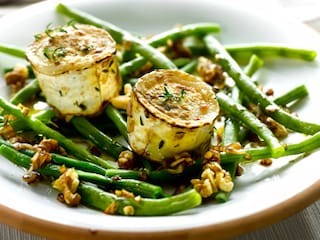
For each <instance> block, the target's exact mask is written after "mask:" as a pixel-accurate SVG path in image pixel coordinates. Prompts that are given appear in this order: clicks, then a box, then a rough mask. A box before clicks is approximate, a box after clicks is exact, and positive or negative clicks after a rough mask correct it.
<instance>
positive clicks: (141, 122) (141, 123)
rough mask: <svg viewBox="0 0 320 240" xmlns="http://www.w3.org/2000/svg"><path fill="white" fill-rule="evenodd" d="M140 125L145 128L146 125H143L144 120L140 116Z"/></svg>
mask: <svg viewBox="0 0 320 240" xmlns="http://www.w3.org/2000/svg"><path fill="white" fill-rule="evenodd" d="M140 125H141V126H143V125H144V123H143V120H142V117H141V116H140Z"/></svg>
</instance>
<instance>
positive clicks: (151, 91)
mask: <svg viewBox="0 0 320 240" xmlns="http://www.w3.org/2000/svg"><path fill="white" fill-rule="evenodd" d="M218 114H219V105H218V103H217V101H216V98H215V93H214V92H213V90H212V88H211V87H210V86H209V85H208V84H206V83H205V82H203V81H202V80H201V79H199V78H197V77H196V76H194V75H190V74H187V73H184V72H182V71H179V70H155V71H153V72H151V73H147V74H146V75H144V76H142V77H141V78H140V79H139V80H138V82H137V83H136V85H135V87H134V88H133V91H132V94H131V99H130V102H129V107H128V118H127V123H128V137H129V143H130V146H131V147H132V149H133V151H134V152H136V153H137V154H140V155H142V156H144V157H146V158H148V159H150V160H152V161H157V162H161V161H163V160H167V159H171V158H173V157H174V156H175V155H177V154H179V153H182V152H191V153H196V154H198V153H201V152H203V151H205V150H206V149H207V147H208V145H209V144H210V141H211V138H212V134H213V124H214V120H215V118H216V117H217V115H218Z"/></svg>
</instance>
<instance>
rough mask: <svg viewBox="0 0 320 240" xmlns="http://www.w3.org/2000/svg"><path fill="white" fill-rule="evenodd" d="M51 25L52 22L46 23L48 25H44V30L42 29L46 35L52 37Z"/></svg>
mask: <svg viewBox="0 0 320 240" xmlns="http://www.w3.org/2000/svg"><path fill="white" fill-rule="evenodd" d="M51 25H52V23H48V25H47V26H46V30H45V31H44V32H45V33H46V34H47V36H48V37H50V38H52V35H51V33H52V32H53V29H52V28H50V26H51Z"/></svg>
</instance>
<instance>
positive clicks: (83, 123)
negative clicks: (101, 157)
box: [71, 117, 127, 159]
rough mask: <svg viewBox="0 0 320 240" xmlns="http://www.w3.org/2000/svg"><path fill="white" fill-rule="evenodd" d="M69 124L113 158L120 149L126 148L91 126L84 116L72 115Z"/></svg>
mask: <svg viewBox="0 0 320 240" xmlns="http://www.w3.org/2000/svg"><path fill="white" fill-rule="evenodd" d="M71 124H72V126H73V127H74V128H75V129H77V131H78V132H79V133H80V134H81V135H82V136H83V137H85V138H87V139H89V140H90V141H92V142H93V143H94V144H95V145H96V146H98V147H99V148H101V149H102V150H104V151H105V152H106V153H108V154H109V155H110V156H112V157H114V158H115V159H117V158H118V157H119V154H120V153H121V152H122V151H124V150H127V148H125V147H124V146H122V145H121V144H119V143H118V142H116V141H115V140H113V139H112V138H110V137H109V136H108V135H106V134H104V133H103V132H101V131H100V130H99V129H97V128H96V127H95V126H93V125H92V124H91V123H90V122H89V121H88V120H87V119H86V118H84V117H73V118H72V119H71Z"/></svg>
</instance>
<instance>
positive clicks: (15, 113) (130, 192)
mask: <svg viewBox="0 0 320 240" xmlns="http://www.w3.org/2000/svg"><path fill="white" fill-rule="evenodd" d="M56 10H57V12H58V13H60V14H63V15H65V16H67V17H69V18H70V21H68V22H66V24H65V25H62V26H51V24H48V26H47V28H46V29H44V31H43V33H35V35H34V42H33V43H30V45H29V46H28V47H27V48H26V50H20V49H17V48H12V47H10V46H6V45H3V46H1V47H0V50H1V51H2V52H4V53H7V54H11V55H14V56H16V57H22V58H24V57H26V58H27V60H28V63H29V64H28V65H26V66H21V65H18V66H15V67H13V69H9V70H7V71H6V74H5V79H6V81H7V84H8V85H9V86H10V87H11V89H13V92H15V93H14V94H13V96H12V98H11V99H9V100H7V99H4V98H1V99H0V107H1V108H2V113H1V116H2V122H3V126H2V130H1V135H2V138H3V139H2V141H1V146H0V154H1V155H3V156H4V157H6V158H7V159H8V160H10V161H12V162H14V163H15V164H17V165H19V166H21V167H23V168H25V169H26V174H25V175H24V176H23V179H24V180H25V181H26V182H28V183H30V184H31V183H33V182H35V181H39V180H43V179H45V181H50V182H52V186H53V188H55V189H56V190H57V191H58V194H57V196H58V197H57V198H58V200H59V201H61V202H63V203H65V204H67V205H69V206H78V205H79V204H83V205H86V206H88V207H92V208H95V209H98V210H101V211H103V212H105V213H108V214H120V215H126V216H132V215H141V216H147V215H151V216H155V215H168V214H173V213H176V212H180V211H184V210H187V209H190V208H193V207H197V206H199V205H201V204H202V203H204V202H206V203H207V202H212V204H217V202H225V201H228V198H229V195H230V194H232V190H233V189H234V187H235V186H234V180H235V179H236V178H237V177H238V176H241V175H242V174H245V172H242V171H241V169H242V168H241V164H244V163H247V162H253V161H260V163H261V164H262V165H264V166H268V165H270V164H272V162H273V161H274V159H277V158H280V157H283V156H288V155H296V154H309V153H310V152H312V151H315V150H317V149H318V148H319V143H320V141H319V130H320V125H319V124H318V123H309V122H306V121H303V120H302V119H300V118H298V117H296V116H295V115H294V114H292V113H291V112H290V108H289V106H290V103H292V102H294V101H298V100H299V99H301V98H303V97H305V96H307V94H308V91H307V89H306V88H305V86H304V85H301V86H297V87H296V88H293V89H292V90H290V91H288V92H287V93H286V94H284V95H282V96H277V97H276V96H274V89H264V88H263V86H261V85H259V83H258V82H255V81H253V80H252V79H251V77H252V76H253V75H254V74H255V73H256V72H257V71H259V69H260V68H262V67H263V58H265V57H270V56H273V57H275V56H276V57H290V58H299V59H303V60H306V61H313V60H314V59H315V57H316V55H317V53H316V52H315V51H313V50H309V49H301V48H299V49H298V48H292V47H288V46H283V45H282V46H281V45H273V44H268V45H265V44H256V45H252V44H251V45H250V44H248V45H244V44H242V45H233V46H223V45H222V44H221V43H220V42H219V41H218V40H217V36H218V35H219V32H220V29H221V27H220V26H219V25H217V24H215V23H195V24H190V25H183V26H178V27H176V28H174V29H172V30H168V31H167V32H163V33H162V34H159V35H155V36H152V37H150V38H144V37H141V36H136V35H133V34H131V33H130V32H128V31H126V30H123V29H120V28H119V27H117V26H115V25H113V24H110V23H108V22H105V21H103V20H101V19H98V18H96V17H94V16H91V15H88V14H87V13H85V12H82V11H79V10H77V9H72V8H69V7H67V6H65V5H63V4H59V5H58V6H57V8H56ZM243 63H244V64H246V66H245V67H243ZM39 102H41V103H45V104H44V105H45V107H44V108H43V109H40V110H39V109H37V108H36V107H35V106H36V105H38V104H39ZM293 132H294V133H298V134H303V135H306V136H307V137H306V138H305V139H303V140H302V141H299V142H296V143H290V144H286V143H285V142H284V141H283V140H284V139H285V138H286V137H287V136H288V135H289V134H292V133H293ZM119 135H120V136H121V137H119ZM79 142H80V143H81V144H79ZM167 187H169V189H167Z"/></svg>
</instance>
